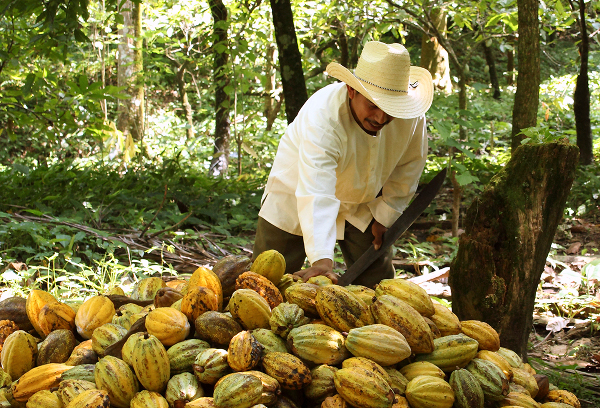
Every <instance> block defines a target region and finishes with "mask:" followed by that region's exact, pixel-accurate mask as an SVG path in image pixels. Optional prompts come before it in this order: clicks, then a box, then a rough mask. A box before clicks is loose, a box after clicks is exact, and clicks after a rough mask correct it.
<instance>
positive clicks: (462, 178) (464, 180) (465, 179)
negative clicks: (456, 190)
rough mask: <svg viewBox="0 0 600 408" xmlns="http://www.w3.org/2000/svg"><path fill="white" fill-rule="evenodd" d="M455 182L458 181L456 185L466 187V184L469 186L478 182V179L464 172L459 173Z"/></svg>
mask: <svg viewBox="0 0 600 408" xmlns="http://www.w3.org/2000/svg"><path fill="white" fill-rule="evenodd" d="M456 181H458V183H459V184H460V185H461V186H466V185H467V184H471V183H473V182H474V181H479V179H478V178H477V177H475V176H474V175H472V174H471V173H469V172H468V171H466V172H464V173H460V174H458V175H457V176H456Z"/></svg>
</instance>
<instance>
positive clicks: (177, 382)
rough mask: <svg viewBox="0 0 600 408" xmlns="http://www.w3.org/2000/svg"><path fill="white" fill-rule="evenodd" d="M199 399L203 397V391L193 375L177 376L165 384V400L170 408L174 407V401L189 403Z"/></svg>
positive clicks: (182, 374)
mask: <svg viewBox="0 0 600 408" xmlns="http://www.w3.org/2000/svg"><path fill="white" fill-rule="evenodd" d="M201 397H204V390H203V389H202V386H201V385H200V383H199V382H198V379H197V378H196V377H195V376H194V374H191V373H181V374H177V375H174V376H173V377H171V379H170V380H169V382H168V383H167V390H166V391H165V398H166V400H167V402H168V403H169V406H171V407H173V406H175V401H185V402H189V401H194V400H196V399H198V398H201Z"/></svg>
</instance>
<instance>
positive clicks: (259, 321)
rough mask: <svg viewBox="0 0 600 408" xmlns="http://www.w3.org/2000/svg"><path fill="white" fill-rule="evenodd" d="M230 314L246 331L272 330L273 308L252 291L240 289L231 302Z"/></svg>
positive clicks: (234, 293)
mask: <svg viewBox="0 0 600 408" xmlns="http://www.w3.org/2000/svg"><path fill="white" fill-rule="evenodd" d="M229 312H230V313H231V316H233V318H234V319H235V320H237V321H238V322H239V323H240V324H241V325H242V326H243V327H244V328H245V329H246V330H252V329H258V328H263V329H268V328H270V327H271V326H270V324H269V318H270V317H271V308H270V307H269V304H268V303H267V301H266V300H264V299H263V298H262V296H260V295H259V294H258V293H256V292H255V291H253V290H251V289H238V290H236V291H235V292H233V294H232V295H231V299H230V300H229Z"/></svg>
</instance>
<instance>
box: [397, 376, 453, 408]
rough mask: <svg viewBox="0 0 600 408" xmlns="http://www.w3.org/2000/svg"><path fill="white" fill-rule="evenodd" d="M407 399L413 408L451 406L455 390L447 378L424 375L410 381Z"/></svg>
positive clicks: (407, 388) (443, 407)
mask: <svg viewBox="0 0 600 408" xmlns="http://www.w3.org/2000/svg"><path fill="white" fill-rule="evenodd" d="M406 399H407V400H408V403H409V404H410V406H411V407H412V408H450V407H451V406H452V405H453V404H454V391H453V390H452V387H451V386H450V384H448V383H447V382H446V381H445V380H443V379H441V378H438V377H431V376H426V375H422V376H419V377H416V378H413V379H412V380H411V381H410V382H409V383H408V385H407V386H406Z"/></svg>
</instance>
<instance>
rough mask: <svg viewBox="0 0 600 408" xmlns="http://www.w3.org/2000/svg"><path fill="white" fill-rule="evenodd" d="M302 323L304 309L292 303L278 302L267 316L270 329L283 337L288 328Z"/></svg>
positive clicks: (286, 333)
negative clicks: (268, 316)
mask: <svg viewBox="0 0 600 408" xmlns="http://www.w3.org/2000/svg"><path fill="white" fill-rule="evenodd" d="M304 323H305V319H304V310H302V309H301V308H300V306H298V305H296V304H294V303H287V302H283V303H280V304H279V305H277V306H276V307H275V308H274V309H273V310H272V311H271V317H270V318H269V324H270V326H271V330H272V331H273V332H274V333H275V334H277V335H279V336H281V337H282V338H284V339H285V338H287V336H288V334H289V332H290V330H292V329H293V328H295V327H298V326H301V325H302V324H304Z"/></svg>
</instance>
